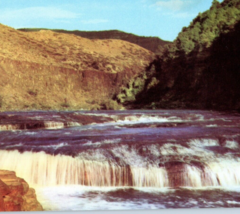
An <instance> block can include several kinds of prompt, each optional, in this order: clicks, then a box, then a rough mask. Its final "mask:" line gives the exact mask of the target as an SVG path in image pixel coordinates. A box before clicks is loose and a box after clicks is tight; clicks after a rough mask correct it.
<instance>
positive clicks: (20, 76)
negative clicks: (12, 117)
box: [0, 25, 155, 111]
mask: <svg viewBox="0 0 240 214" xmlns="http://www.w3.org/2000/svg"><path fill="white" fill-rule="evenodd" d="M0 40H1V44H0V73H1V79H0V109H1V110H2V111H4V110H22V109H26V110H29V109H63V110H64V109H65V110H66V109H72V110H73V109H78V110H79V109H121V108H124V107H123V105H122V104H121V103H118V102H117V100H116V97H117V95H118V94H119V93H121V91H122V89H123V88H125V87H128V83H129V81H131V79H132V78H135V77H136V76H138V75H139V74H141V73H143V72H144V71H145V70H146V67H147V66H148V65H149V63H151V61H152V60H153V59H154V57H155V55H154V53H152V52H150V51H148V50H146V49H143V48H141V47H139V46H138V45H135V44H132V43H129V42H125V41H121V40H111V39H109V40H90V39H85V38H82V37H79V36H75V35H67V34H61V33H55V32H52V31H39V32H29V33H26V32H20V31H17V30H15V29H13V28H10V27H7V26H4V25H0ZM138 90H139V89H138Z"/></svg>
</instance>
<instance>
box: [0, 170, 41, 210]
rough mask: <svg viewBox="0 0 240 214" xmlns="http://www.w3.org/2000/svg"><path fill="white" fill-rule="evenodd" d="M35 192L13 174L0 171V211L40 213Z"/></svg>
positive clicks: (39, 205)
mask: <svg viewBox="0 0 240 214" xmlns="http://www.w3.org/2000/svg"><path fill="white" fill-rule="evenodd" d="M42 210H43V208H42V206H41V204H40V203H39V202H38V201H37V198H36V194H35V190H34V189H32V188H29V185H28V184H27V183H26V181H24V180H23V179H22V178H18V177H16V174H15V172H12V171H7V170H0V211H42Z"/></svg>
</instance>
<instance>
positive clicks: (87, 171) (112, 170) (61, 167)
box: [0, 150, 240, 188]
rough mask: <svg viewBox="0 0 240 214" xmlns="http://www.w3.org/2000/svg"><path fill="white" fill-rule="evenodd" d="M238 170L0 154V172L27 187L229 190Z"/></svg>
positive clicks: (230, 163) (226, 163)
mask: <svg viewBox="0 0 240 214" xmlns="http://www.w3.org/2000/svg"><path fill="white" fill-rule="evenodd" d="M239 168H240V162H239V161H236V160H234V159H223V160H221V161H220V160H218V161H217V160H216V161H214V162H210V163H207V164H206V165H205V167H203V168H199V167H197V166H194V165H189V164H185V163H184V164H183V165H182V168H181V169H180V170H179V169H178V170H175V171H174V170H172V171H170V172H169V171H168V168H165V167H157V166H154V165H152V166H148V167H136V166H129V165H124V164H120V165H119V164H117V163H116V162H114V161H110V160H108V161H106V160H104V161H102V160H101V161H97V160H86V159H84V158H82V157H75V158H73V157H71V156H66V155H55V156H53V155H49V154H46V153H45V152H37V153H34V152H23V153H20V152H19V151H17V150H14V151H5V150H0V169H5V170H12V171H15V172H16V174H17V176H19V177H22V178H24V179H25V180H26V181H27V182H28V183H29V184H30V185H31V186H55V185H85V186H96V187H110V186H119V187H120V186H133V187H157V188H163V187H171V186H173V187H174V186H183V187H184V186H186V187H196V188H201V187H206V186H213V187H214V186H215V187H217V186H218V187H219V186H222V187H229V186H239V185H240V172H239ZM169 173H170V174H169ZM174 182H175V184H173V183H174Z"/></svg>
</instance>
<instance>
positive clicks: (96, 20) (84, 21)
mask: <svg viewBox="0 0 240 214" xmlns="http://www.w3.org/2000/svg"><path fill="white" fill-rule="evenodd" d="M81 22H82V23H83V24H100V23H106V22H109V21H108V20H107V19H90V20H81Z"/></svg>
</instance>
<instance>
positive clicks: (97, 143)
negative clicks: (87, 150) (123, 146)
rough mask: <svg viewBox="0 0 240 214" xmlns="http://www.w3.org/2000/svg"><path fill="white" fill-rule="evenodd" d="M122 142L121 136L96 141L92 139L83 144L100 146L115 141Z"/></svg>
mask: <svg viewBox="0 0 240 214" xmlns="http://www.w3.org/2000/svg"><path fill="white" fill-rule="evenodd" d="M120 142H121V138H116V139H108V140H103V141H97V142H94V143H93V142H92V141H88V142H87V143H84V144H83V146H94V145H96V146H99V145H103V144H114V143H120Z"/></svg>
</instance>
